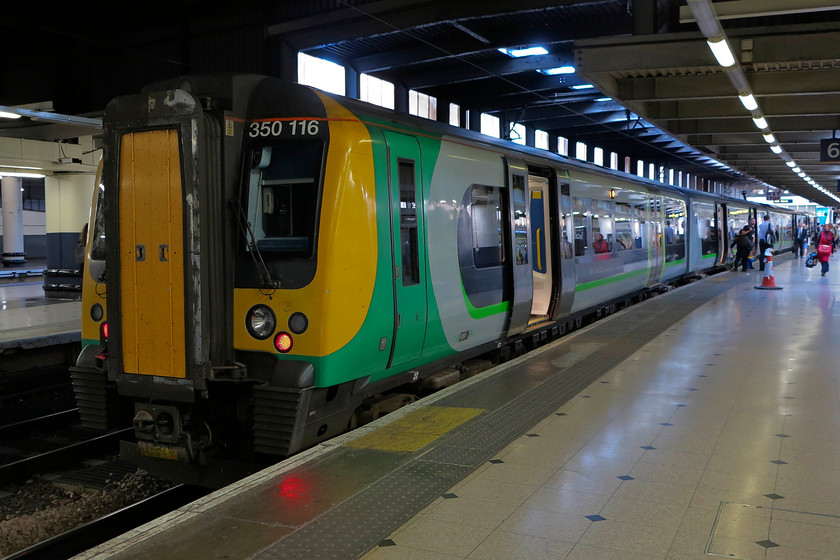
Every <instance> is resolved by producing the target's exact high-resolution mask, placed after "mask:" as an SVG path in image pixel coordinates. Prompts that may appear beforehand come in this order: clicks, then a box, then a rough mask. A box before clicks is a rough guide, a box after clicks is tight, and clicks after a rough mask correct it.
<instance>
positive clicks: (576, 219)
mask: <svg viewBox="0 0 840 560" xmlns="http://www.w3.org/2000/svg"><path fill="white" fill-rule="evenodd" d="M588 206H589V199H582V198H578V197H573V198H572V224H573V226H574V232H575V256H576V257H582V256H583V255H584V254H585V253H586V246H587V244H588V237H587V235H586V225H587V224H586V221H587V219H588V218H589V208H588Z"/></svg>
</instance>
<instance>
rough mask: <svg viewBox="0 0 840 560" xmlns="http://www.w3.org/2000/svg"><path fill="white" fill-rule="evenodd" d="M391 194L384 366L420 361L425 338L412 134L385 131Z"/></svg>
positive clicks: (419, 186)
mask: <svg viewBox="0 0 840 560" xmlns="http://www.w3.org/2000/svg"><path fill="white" fill-rule="evenodd" d="M385 141H386V142H387V145H388V168H389V170H388V180H389V182H390V196H391V243H392V250H391V253H392V258H393V266H394V269H393V270H394V274H393V278H394V335H393V345H392V346H391V356H390V360H389V364H388V367H394V366H398V365H400V364H404V363H406V362H408V361H411V360H415V359H417V358H419V357H420V354H421V353H422V351H423V343H424V341H425V338H426V317H427V308H426V306H427V301H426V243H425V239H426V235H425V231H424V228H423V223H424V221H423V182H422V173H421V166H420V146H419V144H418V143H417V139H416V138H414V137H413V136H408V135H406V134H400V133H397V132H387V131H386V132H385Z"/></svg>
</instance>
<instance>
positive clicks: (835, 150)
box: [820, 138, 840, 163]
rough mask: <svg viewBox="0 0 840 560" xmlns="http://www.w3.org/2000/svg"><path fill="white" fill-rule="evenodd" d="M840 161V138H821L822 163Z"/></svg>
mask: <svg viewBox="0 0 840 560" xmlns="http://www.w3.org/2000/svg"><path fill="white" fill-rule="evenodd" d="M838 162H840V138H823V139H822V140H820V163H838Z"/></svg>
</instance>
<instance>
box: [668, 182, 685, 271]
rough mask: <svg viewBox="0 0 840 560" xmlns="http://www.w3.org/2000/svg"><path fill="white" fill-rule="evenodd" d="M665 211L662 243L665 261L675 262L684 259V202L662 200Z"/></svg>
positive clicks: (673, 199)
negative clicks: (663, 244)
mask: <svg viewBox="0 0 840 560" xmlns="http://www.w3.org/2000/svg"><path fill="white" fill-rule="evenodd" d="M663 209H664V211H665V229H664V230H663V241H664V243H665V261H666V262H670V261H676V260H680V259H684V258H685V201H683V200H678V199H675V198H667V197H666V198H665V199H664V200H663Z"/></svg>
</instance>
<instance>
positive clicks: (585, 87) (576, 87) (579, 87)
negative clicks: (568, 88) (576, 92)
mask: <svg viewBox="0 0 840 560" xmlns="http://www.w3.org/2000/svg"><path fill="white" fill-rule="evenodd" d="M594 87H595V86H592V85H589V84H582V85H579V86H572V89H593V88H594Z"/></svg>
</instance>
